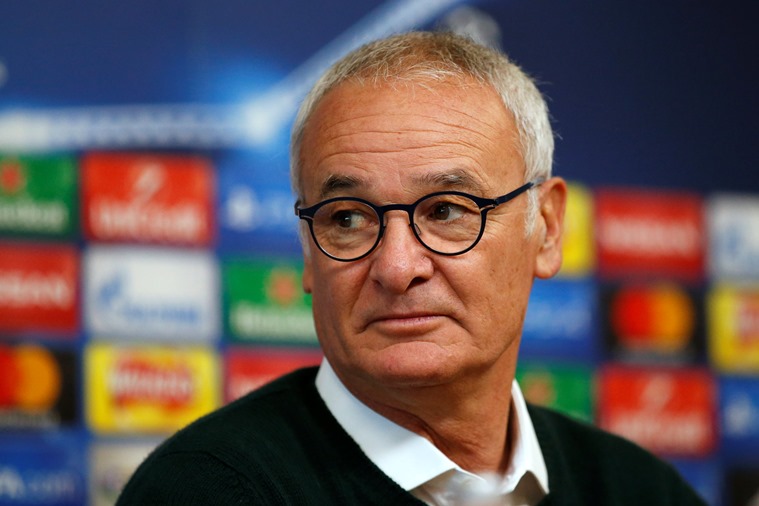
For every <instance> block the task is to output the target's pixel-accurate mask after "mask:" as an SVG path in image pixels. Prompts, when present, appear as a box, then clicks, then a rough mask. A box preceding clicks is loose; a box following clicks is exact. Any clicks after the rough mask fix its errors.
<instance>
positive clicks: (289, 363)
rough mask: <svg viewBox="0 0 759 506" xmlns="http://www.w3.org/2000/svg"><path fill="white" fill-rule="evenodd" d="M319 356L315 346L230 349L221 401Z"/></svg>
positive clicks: (246, 391)
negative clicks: (310, 347)
mask: <svg viewBox="0 0 759 506" xmlns="http://www.w3.org/2000/svg"><path fill="white" fill-rule="evenodd" d="M321 360H322V353H321V351H318V350H305V349H300V350H274V349H272V350H244V349H240V348H237V349H230V350H229V351H228V352H227V356H226V366H227V367H226V371H227V378H226V381H225V385H226V387H225V392H224V401H225V402H230V401H233V400H235V399H237V398H239V397H242V396H243V395H245V394H247V393H248V392H250V391H251V390H255V389H256V388H258V387H260V386H262V385H264V384H266V383H268V382H270V381H272V380H273V379H276V378H277V377H279V376H282V375H283V374H286V373H288V372H291V371H294V370H295V369H298V368H301V367H307V366H310V365H318V364H319V363H320V362H321Z"/></svg>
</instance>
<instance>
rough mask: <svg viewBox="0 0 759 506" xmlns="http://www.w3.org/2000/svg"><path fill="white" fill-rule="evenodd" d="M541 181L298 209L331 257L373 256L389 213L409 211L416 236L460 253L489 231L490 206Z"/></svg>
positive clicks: (338, 200)
mask: <svg viewBox="0 0 759 506" xmlns="http://www.w3.org/2000/svg"><path fill="white" fill-rule="evenodd" d="M541 182H542V180H534V181H530V182H529V183H525V184H523V185H522V186H520V187H519V188H517V189H516V190H513V191H511V192H509V193H507V194H505V195H502V196H500V197H496V198H494V199H488V198H484V197H477V196H474V195H470V194H468V193H463V192H458V191H441V192H435V193H430V194H429V195H425V196H424V197H422V198H420V199H419V200H417V201H416V202H414V203H413V204H388V205H385V206H378V205H375V204H372V203H371V202H369V201H367V200H364V199H360V198H356V197H335V198H331V199H327V200H324V201H322V202H319V203H318V204H314V205H313V206H311V207H306V208H299V207H298V205H297V203H296V205H295V214H296V215H297V216H298V217H299V218H300V219H302V220H306V221H307V222H308V227H309V229H310V230H311V236H312V237H313V238H314V242H315V243H316V246H317V247H318V248H319V250H321V252H322V253H324V254H325V255H327V256H328V257H330V258H332V259H334V260H338V261H340V262H352V261H354V260H359V259H361V258H364V257H365V256H367V255H369V254H370V253H371V252H372V251H374V249H375V248H376V247H377V245H378V244H379V243H380V241H381V240H382V234H383V233H384V231H385V220H384V217H385V213H387V212H389V211H405V212H407V213H408V216H409V225H410V226H411V230H412V231H413V232H414V236H415V237H416V238H417V240H418V241H419V242H420V243H421V244H422V245H423V246H424V247H425V248H427V249H428V250H430V251H432V252H434V253H438V254H440V255H448V256H453V255H461V254H463V253H466V252H467V251H469V250H470V249H472V248H474V247H475V246H476V245H477V243H478V242H479V241H480V238H482V233H483V232H484V231H485V222H486V221H487V214H488V211H490V210H492V209H495V208H496V207H498V206H500V205H501V204H505V203H506V202H508V201H510V200H512V199H514V198H516V197H517V196H519V195H521V194H522V193H524V192H526V191H527V190H529V189H530V188H532V187H534V186H536V185H539V184H540V183H541Z"/></svg>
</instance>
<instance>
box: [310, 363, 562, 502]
mask: <svg viewBox="0 0 759 506" xmlns="http://www.w3.org/2000/svg"><path fill="white" fill-rule="evenodd" d="M316 389H317V390H318V391H319V394H320V395H321V397H322V399H324V402H325V404H326V405H327V408H329V410H330V412H331V413H332V415H333V416H334V417H335V418H336V419H337V421H338V422H339V423H340V425H341V426H342V427H343V429H344V430H345V431H346V432H347V433H348V434H349V435H350V436H351V437H352V438H353V439H354V440H355V441H356V443H358V445H359V447H360V448H361V449H362V450H363V451H364V453H365V454H366V456H367V457H369V459H370V460H371V461H372V462H373V463H374V464H375V465H376V466H377V467H378V468H380V470H381V471H382V472H383V473H385V474H386V475H387V476H389V477H390V478H391V479H392V480H393V481H395V482H396V483H398V484H399V485H400V486H401V487H402V488H403V489H405V490H407V491H412V490H413V489H416V488H417V487H419V486H421V485H424V484H425V483H427V482H429V481H430V480H432V479H434V478H436V477H438V476H440V475H442V474H444V473H447V472H449V471H454V472H455V474H456V475H462V476H471V477H473V478H474V479H477V480H481V481H483V482H484V481H485V479H484V478H482V477H479V476H477V475H475V474H473V473H470V472H468V471H466V470H464V469H461V468H460V467H459V466H458V465H457V464H456V463H455V462H453V461H452V460H450V459H449V458H448V457H447V456H446V455H445V454H444V453H443V452H441V451H440V450H438V449H437V447H435V445H433V444H432V443H431V442H430V441H429V440H428V439H426V438H424V437H422V436H420V435H419V434H416V433H414V432H412V431H410V430H408V429H405V428H403V427H401V426H400V425H397V424H396V423H394V422H391V421H390V420H388V419H387V418H385V417H383V416H381V415H380V414H378V413H377V412H375V411H373V410H371V409H370V408H369V407H368V406H366V405H365V404H363V403H362V402H361V401H359V400H358V399H357V398H356V397H355V396H354V395H353V394H352V393H350V391H348V389H347V388H345V386H344V385H343V384H342V382H341V381H340V379H339V378H338V377H337V375H336V374H335V372H334V371H333V370H332V367H331V366H330V364H329V362H328V361H327V360H326V358H325V359H324V360H323V362H322V364H321V367H320V368H319V372H318V374H317V376H316ZM511 398H512V406H513V408H514V409H513V413H514V415H515V416H514V417H512V421H511V425H510V427H509V429H510V431H516V432H515V433H514V432H512V434H511V435H510V437H513V438H514V439H513V440H512V441H513V457H512V461H511V463H510V465H509V468H508V470H507V472H506V475H505V476H504V477H503V479H502V481H501V483H500V484H498V488H499V489H500V490H501V493H508V492H510V491H511V490H513V489H514V488H515V487H516V485H517V484H518V483H519V480H520V479H521V478H522V476H524V474H525V473H528V472H530V473H532V474H533V475H534V477H535V479H536V480H537V482H538V484H539V485H540V487H541V488H542V489H543V492H544V493H548V490H549V489H548V472H547V470H546V466H545V461H544V459H543V454H542V452H541V451H540V445H539V444H538V438H537V436H536V434H535V428H534V427H533V425H532V420H531V419H530V415H529V413H528V412H527V406H526V404H525V401H524V397H523V396H522V392H521V390H520V389H519V385H518V384H517V382H516V380H514V382H513V383H512V386H511Z"/></svg>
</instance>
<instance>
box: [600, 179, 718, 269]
mask: <svg viewBox="0 0 759 506" xmlns="http://www.w3.org/2000/svg"><path fill="white" fill-rule="evenodd" d="M595 213H596V214H595V222H596V248H597V252H598V272H599V275H601V277H604V278H607V279H608V278H618V277H620V276H629V275H644V276H664V277H668V278H672V277H674V278H678V279H683V280H688V281H700V280H702V279H703V274H704V272H703V271H704V248H705V246H706V239H705V230H704V229H705V227H704V224H703V205H702V201H701V198H700V197H699V196H697V195H692V194H688V193H679V192H664V191H644V190H638V191H636V190H622V189H602V190H599V191H597V192H596V199H595Z"/></svg>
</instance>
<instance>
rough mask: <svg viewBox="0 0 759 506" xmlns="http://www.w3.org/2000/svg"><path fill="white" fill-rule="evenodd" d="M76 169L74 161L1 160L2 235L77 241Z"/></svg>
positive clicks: (51, 159)
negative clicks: (74, 237) (72, 238)
mask: <svg viewBox="0 0 759 506" xmlns="http://www.w3.org/2000/svg"><path fill="white" fill-rule="evenodd" d="M76 196H77V185H76V165H75V162H74V159H73V158H70V157H27V156H24V157H0V233H1V234H9V235H14V236H16V235H17V236H40V237H51V238H57V237H63V238H66V237H73V235H74V233H75V228H76V224H77V221H78V220H77V218H78V213H77V200H76Z"/></svg>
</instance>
